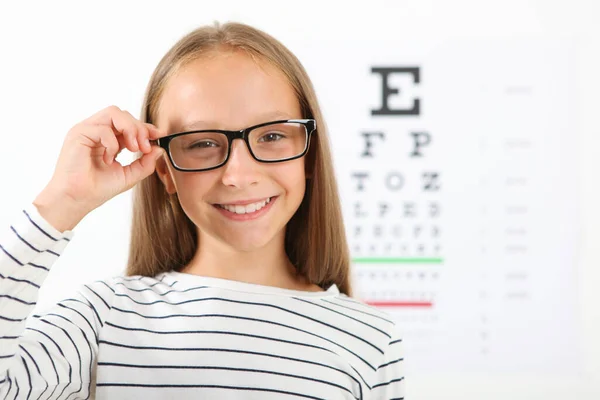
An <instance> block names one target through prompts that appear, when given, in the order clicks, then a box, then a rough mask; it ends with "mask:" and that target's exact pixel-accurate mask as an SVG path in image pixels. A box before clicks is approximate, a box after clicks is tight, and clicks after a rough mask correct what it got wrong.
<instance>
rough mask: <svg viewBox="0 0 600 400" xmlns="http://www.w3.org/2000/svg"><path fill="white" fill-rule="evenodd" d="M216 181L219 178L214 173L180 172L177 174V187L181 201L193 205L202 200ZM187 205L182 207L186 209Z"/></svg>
mask: <svg viewBox="0 0 600 400" xmlns="http://www.w3.org/2000/svg"><path fill="white" fill-rule="evenodd" d="M216 180H218V176H216V174H215V173H214V172H212V171H207V172H202V173H196V172H180V171H178V172H177V173H176V174H175V185H176V187H177V195H178V197H179V201H181V202H182V203H186V204H187V205H192V203H190V202H197V201H198V200H200V199H202V198H203V197H204V196H205V194H206V193H207V192H208V191H209V190H210V188H211V187H212V186H213V185H214V183H215V181H216ZM186 204H182V205H183V206H184V207H185V205H186Z"/></svg>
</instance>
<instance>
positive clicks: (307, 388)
mask: <svg viewBox="0 0 600 400" xmlns="http://www.w3.org/2000/svg"><path fill="white" fill-rule="evenodd" d="M141 119H142V120H143V122H141V121H139V120H137V119H135V118H134V117H133V116H131V114H129V113H127V112H125V111H122V110H120V109H118V108H117V107H109V108H107V109H105V110H102V111H100V112H99V113H97V114H96V115H94V116H92V117H90V118H89V119H87V120H85V121H83V122H81V123H79V124H77V125H75V126H74V127H73V128H72V129H71V130H70V131H69V133H68V134H67V136H66V139H65V142H64V144H63V148H62V150H61V153H60V155H59V159H58V161H57V165H56V169H55V172H54V174H53V176H52V179H51V180H50V182H49V183H48V185H47V186H46V188H44V190H43V191H42V192H41V193H40V194H39V196H38V197H37V198H36V199H35V201H34V202H33V204H32V205H31V206H28V207H27V208H26V209H25V210H23V212H22V213H20V214H19V215H16V216H15V221H14V223H13V224H12V225H11V226H10V227H7V229H5V231H6V232H4V234H3V235H2V237H1V238H0V246H1V247H0V250H1V251H0V274H1V275H0V279H2V281H1V289H0V297H1V300H0V324H1V325H0V327H1V329H0V395H1V396H0V397H2V398H8V399H13V398H19V399H29V398H32V399H38V398H42V399H78V398H90V397H93V396H94V395H95V396H96V398H98V399H100V398H102V399H125V398H127V399H129V398H144V399H165V398H179V399H184V398H190V399H191V398H207V399H226V398H227V399H232V398H244V399H281V398H290V399H291V398H307V399H328V400H330V399H386V400H387V399H401V398H403V396H404V379H403V378H404V377H403V361H402V360H403V358H402V357H403V352H402V347H401V345H402V342H401V339H400V337H399V335H398V331H397V329H396V328H395V326H394V323H393V322H392V321H390V320H389V319H388V317H386V315H384V314H383V313H382V312H380V311H378V310H376V309H373V308H370V307H368V306H367V305H364V304H362V303H361V302H359V301H357V300H354V299H352V298H350V297H349V296H350V295H351V288H350V281H349V278H350V272H349V267H350V263H349V254H348V248H347V245H346V241H345V231H344V227H343V223H342V216H341V212H340V205H339V199H338V195H337V189H336V183H335V179H334V172H333V168H332V160H331V156H330V151H329V146H328V139H327V133H326V130H325V124H324V122H323V119H322V116H321V112H320V110H319V106H318V104H317V99H316V97H315V92H314V89H313V87H312V85H311V83H310V80H309V78H308V76H307V75H306V72H305V71H304V69H303V67H302V66H301V64H300V62H299V61H298V60H297V59H296V58H295V56H294V55H292V53H290V51H289V50H287V49H286V48H285V47H284V46H283V45H282V44H280V43H279V42H278V41H276V40H275V39H273V38H272V37H270V36H268V35H267V34H265V33H263V32H261V31H258V30H256V29H253V28H251V27H249V26H246V25H242V24H233V23H230V24H225V25H223V26H219V25H217V26H214V27H203V28H200V29H197V30H195V31H193V32H191V33H190V34H188V35H187V36H185V37H184V38H182V39H181V40H180V41H179V42H178V43H177V44H176V45H175V46H174V47H173V48H172V49H171V50H170V51H169V52H168V53H167V54H166V55H165V56H164V58H163V59H162V60H161V62H160V63H159V65H158V66H157V68H156V70H155V72H154V74H153V75H152V77H151V79H150V82H149V85H148V89H147V92H146V96H145V99H144V103H143V110H142V118H141ZM237 139H240V140H237ZM124 148H126V149H128V150H130V151H133V152H140V157H139V158H138V159H137V160H136V161H135V162H133V163H132V164H131V165H129V166H121V165H120V164H119V163H118V162H115V157H116V156H117V154H118V153H119V151H121V150H122V149H124ZM133 186H136V189H135V190H136V191H135V194H134V208H133V226H132V234H131V250H130V255H129V261H128V265H127V276H126V277H117V278H113V279H108V280H105V281H100V282H94V283H91V284H88V285H85V286H84V287H83V288H82V289H81V290H80V291H79V292H78V294H77V295H76V296H75V297H73V298H69V299H66V300H64V301H62V302H61V303H59V304H58V305H57V306H56V307H55V308H53V309H52V310H50V311H49V312H47V313H46V314H44V315H41V316H32V317H31V318H30V319H29V320H28V321H27V324H26V323H25V320H26V318H27V317H28V316H29V313H30V312H31V310H32V308H33V307H34V305H35V303H36V299H37V295H38V290H39V289H40V286H41V285H42V284H43V281H44V278H45V277H46V275H47V273H48V271H49V268H50V267H51V266H52V264H53V263H54V262H55V261H56V259H57V257H59V256H60V254H61V252H62V251H63V250H64V248H65V246H66V245H67V244H68V242H69V240H70V238H71V237H72V236H73V232H72V230H73V229H74V228H75V226H76V225H77V223H78V222H79V221H80V220H81V219H82V218H83V217H84V216H85V215H86V214H88V213H89V212H91V211H92V210H94V209H95V208H96V207H98V206H100V205H101V204H103V203H104V202H106V201H107V200H109V199H111V198H112V197H114V196H116V195H117V194H119V193H121V192H123V191H125V190H128V189H130V188H132V187H133Z"/></svg>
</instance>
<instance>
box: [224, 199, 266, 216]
mask: <svg viewBox="0 0 600 400" xmlns="http://www.w3.org/2000/svg"><path fill="white" fill-rule="evenodd" d="M271 200H272V197H269V198H267V199H265V200H261V201H257V202H256V203H250V204H244V205H240V204H217V207H219V208H222V209H224V210H227V211H229V212H232V213H236V214H251V213H254V212H256V211H258V210H260V209H262V208H264V207H265V206H266V205H267V204H269V203H270V202H271Z"/></svg>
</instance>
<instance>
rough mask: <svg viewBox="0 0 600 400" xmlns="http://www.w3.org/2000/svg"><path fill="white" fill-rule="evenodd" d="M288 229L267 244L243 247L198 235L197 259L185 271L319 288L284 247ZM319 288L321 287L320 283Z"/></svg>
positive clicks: (208, 275) (278, 284) (287, 285)
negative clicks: (293, 260)
mask: <svg viewBox="0 0 600 400" xmlns="http://www.w3.org/2000/svg"><path fill="white" fill-rule="evenodd" d="M284 240H285V231H283V232H282V234H280V235H277V236H276V237H275V238H273V240H271V242H269V243H267V244H266V245H265V246H264V247H261V248H258V249H252V250H246V251H244V250H239V249H234V248H232V247H230V246H229V245H227V244H225V243H222V242H219V241H216V240H214V239H213V238H212V237H210V236H208V235H203V234H202V233H201V232H199V234H198V241H199V243H198V246H197V249H198V250H197V251H196V254H195V255H194V258H193V259H192V260H191V261H190V263H189V264H188V265H187V266H185V267H184V268H183V270H182V271H181V272H184V273H189V274H195V275H202V276H207V277H212V278H221V279H228V280H234V281H240V282H247V283H254V284H258V285H265V286H275V287H281V288H287V289H300V290H315V286H316V285H310V284H309V282H308V281H307V279H306V278H305V277H302V276H299V275H298V274H297V272H296V269H295V267H294V266H293V264H292V263H291V261H290V260H289V258H288V256H287V254H286V252H285V247H284ZM316 288H318V286H316Z"/></svg>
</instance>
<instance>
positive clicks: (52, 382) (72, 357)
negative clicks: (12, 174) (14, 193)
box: [0, 207, 113, 399]
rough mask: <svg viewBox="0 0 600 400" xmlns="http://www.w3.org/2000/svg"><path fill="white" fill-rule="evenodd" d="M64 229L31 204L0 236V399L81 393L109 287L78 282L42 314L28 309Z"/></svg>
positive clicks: (65, 236) (85, 392)
mask: <svg viewBox="0 0 600 400" xmlns="http://www.w3.org/2000/svg"><path fill="white" fill-rule="evenodd" d="M71 237H72V232H70V231H66V232H63V233H61V232H59V231H58V230H56V229H55V228H54V227H53V226H52V225H50V224H49V223H48V222H47V221H46V220H44V219H43V218H42V217H41V216H40V215H39V213H38V212H37V210H36V208H35V207H29V208H27V209H26V210H24V211H23V212H21V213H20V214H19V215H18V216H17V218H16V220H15V221H14V223H13V224H12V225H11V226H10V227H9V228H8V229H5V230H4V232H2V234H0V398H7V399H13V398H38V397H40V396H42V397H43V398H49V399H63V398H73V396H75V398H87V397H89V394H90V389H91V388H90V386H91V383H90V382H91V378H92V375H93V371H94V370H95V360H96V355H97V351H98V344H97V339H98V333H99V331H100V328H101V326H102V323H103V320H104V315H106V313H107V312H108V311H109V310H110V302H111V299H112V294H113V293H112V292H111V289H110V288H109V287H108V286H106V285H104V284H101V283H96V284H94V285H86V286H84V287H83V288H82V289H81V291H80V292H79V293H78V294H77V295H76V296H75V297H74V298H71V299H67V300H64V301H62V302H61V303H59V304H57V305H56V306H55V307H53V308H52V309H51V310H49V311H48V312H47V313H45V314H44V315H42V316H33V317H31V318H29V319H27V318H28V317H30V314H31V312H32V310H33V308H34V307H35V304H36V302H37V299H38V294H39V289H40V287H41V285H42V284H43V282H44V280H45V278H46V276H47V274H48V272H49V269H50V268H51V266H52V265H53V264H54V262H55V261H56V260H57V258H58V257H59V255H60V254H61V252H62V251H63V249H64V248H65V246H66V245H67V244H68V242H69V240H70V238H71Z"/></svg>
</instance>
